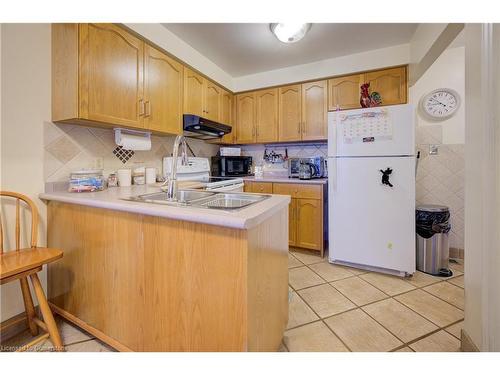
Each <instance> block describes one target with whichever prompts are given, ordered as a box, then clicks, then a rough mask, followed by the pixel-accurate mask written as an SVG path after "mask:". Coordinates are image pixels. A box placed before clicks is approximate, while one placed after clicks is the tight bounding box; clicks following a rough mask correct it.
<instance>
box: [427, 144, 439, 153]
mask: <svg viewBox="0 0 500 375" xmlns="http://www.w3.org/2000/svg"><path fill="white" fill-rule="evenodd" d="M438 153H439V146H438V145H429V155H437V154H438Z"/></svg>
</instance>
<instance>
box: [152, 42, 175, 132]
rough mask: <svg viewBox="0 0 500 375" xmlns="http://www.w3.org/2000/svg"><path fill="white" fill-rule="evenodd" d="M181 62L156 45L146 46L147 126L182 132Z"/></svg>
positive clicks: (159, 129) (162, 130)
mask: <svg viewBox="0 0 500 375" xmlns="http://www.w3.org/2000/svg"><path fill="white" fill-rule="evenodd" d="M182 83H183V67H182V64H181V63H179V62H177V61H175V60H173V59H171V58H170V57H168V56H167V55H166V54H164V53H163V52H160V51H158V50H157V49H156V48H153V47H151V46H148V45H146V47H145V49H144V106H145V110H144V113H145V115H144V118H145V121H146V124H145V127H146V128H148V129H151V130H156V131H161V132H165V133H171V134H181V133H182V86H183V85H182Z"/></svg>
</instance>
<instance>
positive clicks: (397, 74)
mask: <svg viewBox="0 0 500 375" xmlns="http://www.w3.org/2000/svg"><path fill="white" fill-rule="evenodd" d="M406 81H407V80H406V66H400V67H397V68H391V69H383V70H377V71H373V72H368V73H365V74H364V75H363V82H367V83H369V84H370V92H374V91H376V92H378V93H379V94H380V96H381V97H382V105H393V104H403V103H406V102H407V83H406Z"/></svg>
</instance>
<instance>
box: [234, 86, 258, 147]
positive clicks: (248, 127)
mask: <svg viewBox="0 0 500 375" xmlns="http://www.w3.org/2000/svg"><path fill="white" fill-rule="evenodd" d="M236 121H237V125H236V142H237V143H254V141H255V95H254V93H253V92H249V93H246V94H239V95H237V96H236Z"/></svg>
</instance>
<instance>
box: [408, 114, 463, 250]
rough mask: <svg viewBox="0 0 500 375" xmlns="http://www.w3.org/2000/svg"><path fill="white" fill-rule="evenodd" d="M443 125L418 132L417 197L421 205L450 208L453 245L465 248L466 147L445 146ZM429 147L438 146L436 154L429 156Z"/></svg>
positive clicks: (428, 126) (451, 240) (419, 129)
mask: <svg viewBox="0 0 500 375" xmlns="http://www.w3.org/2000/svg"><path fill="white" fill-rule="evenodd" d="M442 138H443V137H442V126H441V125H439V124H437V125H422V126H417V129H416V147H417V151H420V161H419V164H418V169H417V183H416V198H417V205H419V204H442V205H445V206H448V207H449V208H450V216H451V231H450V246H451V247H454V248H458V249H463V248H464V185H465V178H464V168H465V161H464V152H465V145H464V144H443V143H442ZM430 145H437V146H438V154H437V155H429V147H430Z"/></svg>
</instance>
